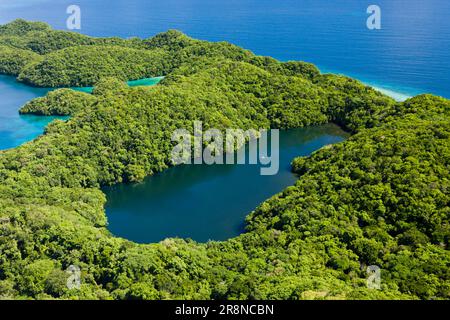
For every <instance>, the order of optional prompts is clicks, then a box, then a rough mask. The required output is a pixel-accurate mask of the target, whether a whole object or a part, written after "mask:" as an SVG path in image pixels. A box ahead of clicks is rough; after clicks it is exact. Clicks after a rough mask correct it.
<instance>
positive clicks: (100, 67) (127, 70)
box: [18, 46, 167, 87]
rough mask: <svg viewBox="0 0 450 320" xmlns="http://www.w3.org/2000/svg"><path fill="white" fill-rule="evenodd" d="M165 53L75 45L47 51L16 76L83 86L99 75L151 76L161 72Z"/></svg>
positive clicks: (28, 80)
mask: <svg viewBox="0 0 450 320" xmlns="http://www.w3.org/2000/svg"><path fill="white" fill-rule="evenodd" d="M165 61H167V54H166V53H165V52H164V51H161V50H151V51H150V50H139V49H131V48H124V47H118V46H78V47H71V48H66V49H62V50H58V51H55V52H52V53H49V54H48V55H46V56H45V57H44V59H43V60H42V61H41V62H39V63H36V64H32V65H28V66H27V67H25V68H24V69H23V70H22V72H21V73H20V75H19V77H18V79H19V80H20V81H24V82H26V83H31V84H33V85H37V86H49V87H61V86H72V87H84V86H90V85H93V84H95V83H97V82H98V81H99V80H100V79H101V78H103V77H116V78H118V79H120V80H123V81H126V80H136V79H141V78H151V77H155V76H158V75H161V74H164V73H165V64H166V62H165Z"/></svg>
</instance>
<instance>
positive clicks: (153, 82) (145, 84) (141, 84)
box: [72, 77, 164, 93]
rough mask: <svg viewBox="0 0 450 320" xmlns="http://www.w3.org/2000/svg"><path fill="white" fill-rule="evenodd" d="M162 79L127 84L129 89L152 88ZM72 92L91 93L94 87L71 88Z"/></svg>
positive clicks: (135, 81) (148, 79) (134, 81)
mask: <svg viewBox="0 0 450 320" xmlns="http://www.w3.org/2000/svg"><path fill="white" fill-rule="evenodd" d="M162 79H164V77H155V78H145V79H139V80H132V81H128V82H127V84H128V85H129V86H130V87H148V86H154V85H156V84H158V83H159V82H160V81H161V80H162ZM72 89H73V90H77V91H82V92H87V93H92V90H94V87H73V88H72Z"/></svg>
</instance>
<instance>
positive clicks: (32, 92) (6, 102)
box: [0, 75, 57, 150]
mask: <svg viewBox="0 0 450 320" xmlns="http://www.w3.org/2000/svg"><path fill="white" fill-rule="evenodd" d="M47 92H48V89H41V88H32V87H28V86H26V85H24V84H21V83H18V82H17V81H16V80H15V79H14V78H13V77H9V76H2V75H0V94H1V99H0V150H4V149H9V148H13V147H17V146H19V145H21V144H22V143H24V142H27V141H30V140H32V139H34V138H36V137H37V136H38V135H40V134H41V133H42V132H43V129H44V127H45V126H46V125H47V124H49V123H50V122H51V121H53V120H54V119H55V118H57V117H40V116H34V115H23V116H21V115H19V109H20V107H22V106H23V105H24V104H25V103H27V102H28V101H29V100H31V99H33V98H36V97H40V96H43V95H45V94H46V93H47Z"/></svg>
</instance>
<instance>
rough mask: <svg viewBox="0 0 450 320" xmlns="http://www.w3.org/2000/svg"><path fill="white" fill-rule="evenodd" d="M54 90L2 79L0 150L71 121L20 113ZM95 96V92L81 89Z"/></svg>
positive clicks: (142, 83) (147, 83)
mask: <svg viewBox="0 0 450 320" xmlns="http://www.w3.org/2000/svg"><path fill="white" fill-rule="evenodd" d="M161 80H162V77H158V78H148V79H141V80H136V81H130V82H128V84H129V85H130V86H132V87H136V86H152V85H155V84H157V83H159V81H161ZM50 90H51V89H46V88H34V87H30V86H26V85H24V84H22V83H20V82H17V81H16V80H15V79H14V78H13V77H10V76H4V75H0V94H1V99H0V150H5V149H10V148H14V147H17V146H20V145H21V144H23V143H25V142H28V141H30V140H33V139H34V138H36V137H38V136H39V135H40V134H42V133H43V131H44V128H45V127H46V126H47V125H48V124H49V123H50V122H52V121H53V120H55V119H62V120H65V119H68V117H54V116H51V117H46V116H35V115H19V109H20V108H21V107H22V106H23V105H24V104H25V103H27V102H28V101H30V100H31V99H34V98H37V97H41V96H44V95H45V94H46V93H47V92H49V91H50ZM77 90H80V91H85V92H92V88H77Z"/></svg>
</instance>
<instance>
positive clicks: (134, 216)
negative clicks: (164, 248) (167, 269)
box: [104, 124, 347, 243]
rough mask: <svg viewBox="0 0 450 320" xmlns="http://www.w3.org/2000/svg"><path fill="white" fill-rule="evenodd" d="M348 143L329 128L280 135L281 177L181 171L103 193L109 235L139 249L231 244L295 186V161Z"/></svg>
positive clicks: (224, 168)
mask: <svg viewBox="0 0 450 320" xmlns="http://www.w3.org/2000/svg"><path fill="white" fill-rule="evenodd" d="M346 137H347V134H346V133H345V132H343V131H342V130H341V129H340V128H339V127H337V126H335V125H332V124H328V125H324V126H317V127H310V128H303V129H295V130H288V131H280V171H279V173H278V174H277V175H274V176H261V175H260V174H259V173H260V166H257V165H211V166H208V165H182V166H178V167H174V168H171V169H169V170H166V171H165V172H163V173H161V174H158V175H155V176H153V177H148V178H147V179H146V180H145V181H144V182H143V183H141V184H133V185H124V184H121V185H117V186H113V187H108V188H105V189H104V192H105V193H106V195H107V198H108V202H107V206H106V213H107V215H108V220H109V229H110V230H111V232H112V233H113V234H115V235H117V236H120V237H124V238H127V239H130V240H133V241H136V242H141V243H148V242H158V241H161V240H163V239H165V238H168V237H181V238H191V239H194V240H196V241H201V242H206V241H208V240H210V239H211V240H225V239H228V238H232V237H234V236H237V235H239V234H240V233H242V231H243V230H244V221H245V217H246V215H248V213H250V212H251V211H252V210H254V209H255V208H256V207H257V206H258V204H260V203H261V202H263V201H264V200H266V199H267V198H269V197H270V196H272V195H274V194H276V193H278V192H280V191H281V190H283V189H284V188H286V187H287V186H290V185H293V184H294V183H295V181H296V177H295V175H294V174H292V173H291V166H290V163H291V161H292V160H293V159H294V158H295V157H297V156H306V155H309V154H311V153H312V152H313V151H315V150H317V149H320V148H321V147H323V146H325V145H328V144H332V143H336V142H340V141H342V140H344V139H345V138H346Z"/></svg>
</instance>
